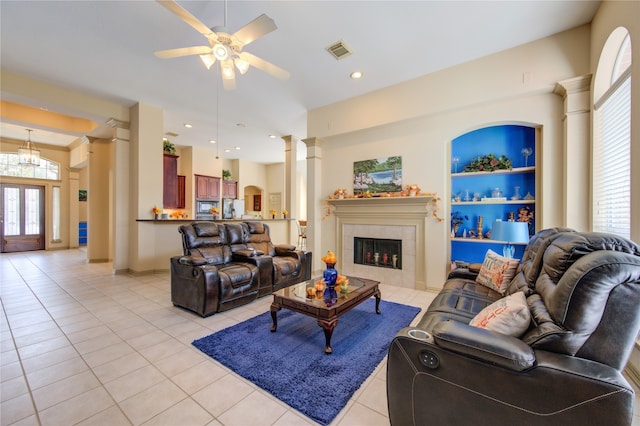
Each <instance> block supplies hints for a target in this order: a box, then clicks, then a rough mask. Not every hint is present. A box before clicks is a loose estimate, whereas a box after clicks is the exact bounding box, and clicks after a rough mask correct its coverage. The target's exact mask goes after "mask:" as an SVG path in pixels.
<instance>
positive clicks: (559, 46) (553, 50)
mask: <svg viewBox="0 0 640 426" xmlns="http://www.w3.org/2000/svg"><path fill="white" fill-rule="evenodd" d="M588 73H589V26H582V27H579V28H576V29H574V30H571V31H568V32H565V33H562V34H558V35H555V36H552V37H549V38H546V39H543V40H539V41H537V42H534V43H530V44H527V45H524V46H520V47H518V48H514V49H511V50H508V51H504V52H501V53H498V54H495V55H491V56H488V57H485V58H481V59H479V60H476V61H472V62H468V63H466V64H462V65H459V66H456V67H453V68H450V69H447V70H443V71H441V72H438V73H435V74H432V75H427V76H424V77H421V78H418V79H416V80H412V81H409V82H406V83H403V84H400V85H398V86H394V87H391V88H387V89H384V90H381V91H378V92H374V93H371V94H367V95H364V96H360V97H358V98H353V99H349V100H347V101H344V102H341V103H338V104H335V105H330V106H327V107H323V108H319V109H317V110H313V111H310V113H309V126H308V130H309V134H310V135H312V136H319V137H320V138H321V139H322V140H323V141H324V142H325V143H324V145H323V158H322V167H323V169H322V170H323V173H322V176H323V177H322V194H320V196H319V197H318V200H315V201H316V208H318V209H320V208H321V207H322V206H323V205H324V203H325V197H326V195H328V194H330V193H333V191H334V190H335V189H336V188H344V187H346V188H347V190H348V191H349V192H352V190H353V184H352V182H351V179H352V170H353V162H354V161H358V160H366V159H370V158H378V157H386V156H390V155H400V156H402V160H403V164H402V167H403V183H405V184H408V183H416V184H418V185H419V186H420V187H421V188H422V190H423V191H425V192H435V193H437V194H438V195H439V196H440V197H442V201H441V202H440V208H441V216H442V217H444V218H445V221H444V222H440V223H438V222H437V221H433V222H432V223H431V224H430V226H429V228H428V229H427V232H428V235H429V238H428V243H427V248H426V262H427V286H428V287H429V288H434V289H436V288H440V287H441V286H442V284H443V282H444V279H445V276H446V272H447V270H446V265H447V264H448V250H449V244H448V233H449V226H448V220H447V218H448V217H449V205H448V202H447V200H448V199H449V198H450V197H449V171H450V143H451V140H452V139H453V138H455V137H457V136H459V135H461V134H463V133H466V132H468V131H470V130H474V129H477V128H480V127H485V126H489V125H495V124H505V123H518V124H525V125H532V126H536V127H540V141H539V142H538V153H537V154H538V156H539V157H538V161H537V163H538V164H541V170H540V192H539V193H541V194H543V198H542V199H541V200H540V204H539V206H538V209H537V213H536V216H537V220H536V223H537V226H538V227H539V228H543V227H548V226H555V225H562V224H563V223H562V222H563V220H564V219H563V217H564V214H563V213H564V212H563V211H562V199H563V196H564V194H563V193H562V185H561V183H562V167H563V164H564V161H565V160H564V158H563V128H562V117H563V102H562V99H561V98H560V97H559V96H557V95H555V94H553V89H554V88H555V85H556V83H557V82H558V81H560V80H563V79H566V78H570V77H575V76H579V75H583V74H588ZM471 76H473V78H472V77H471ZM478 76H481V78H478ZM327 123H331V126H328V125H327ZM329 127H331V129H333V130H331V131H329V130H327V129H328V128H329ZM313 132H318V134H314V133H313ZM329 132H330V133H329ZM585 205H587V204H586V201H585ZM334 226H335V221H334V220H328V221H323V222H322V231H321V233H320V236H321V243H320V245H319V248H320V252H324V251H326V250H331V249H334V248H335V246H336V242H335V241H334V239H335V235H336V232H335V229H333V228H334ZM314 248H316V249H317V248H318V246H317V245H315V246H314ZM315 261H316V262H319V260H318V259H315ZM316 265H318V263H316Z"/></svg>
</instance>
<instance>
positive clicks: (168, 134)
mask: <svg viewBox="0 0 640 426" xmlns="http://www.w3.org/2000/svg"><path fill="white" fill-rule="evenodd" d="M164 135H165V136H171V137H172V138H175V137H176V136H178V134H177V133H174V132H167V133H165V134H164Z"/></svg>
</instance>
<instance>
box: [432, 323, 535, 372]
mask: <svg viewBox="0 0 640 426" xmlns="http://www.w3.org/2000/svg"><path fill="white" fill-rule="evenodd" d="M431 331H432V333H433V337H434V339H435V343H436V344H437V345H438V346H440V347H441V348H443V349H447V350H450V351H453V352H457V353H459V354H462V355H467V356H470V357H473V358H475V359H479V360H481V361H486V362H490V363H492V364H496V365H499V366H501V367H504V368H508V369H510V370H513V371H523V370H526V369H528V368H531V367H533V366H534V365H535V363H536V356H535V353H534V352H533V349H532V348H531V347H530V346H529V345H527V344H526V343H524V342H523V341H522V340H520V339H517V338H515V337H511V336H507V335H505V334H500V333H494V332H492V331H489V330H485V329H482V328H478V327H473V326H471V325H468V324H464V323H461V322H457V321H443V322H441V323H438V324H436V325H435V326H434V327H433V330H431Z"/></svg>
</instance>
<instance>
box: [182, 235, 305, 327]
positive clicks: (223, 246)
mask: <svg viewBox="0 0 640 426" xmlns="http://www.w3.org/2000/svg"><path fill="white" fill-rule="evenodd" d="M179 232H180V233H181V234H182V245H183V250H184V255H183V256H174V257H172V258H171V301H172V302H173V304H174V305H175V306H180V307H183V308H186V309H189V310H191V311H193V312H196V313H198V314H199V315H201V316H203V317H206V316H209V315H212V314H214V313H216V312H222V311H226V310H229V309H232V308H234V307H237V306H240V305H244V304H246V303H250V302H251V301H253V300H255V299H257V298H258V297H262V296H266V295H268V294H271V293H272V292H274V291H276V290H279V289H280V288H283V287H286V286H289V285H291V284H295V283H299V282H302V281H305V280H308V279H310V278H311V267H312V265H311V253H310V252H304V251H301V250H296V248H295V246H293V245H285V244H282V245H274V244H273V243H272V242H271V237H270V234H269V226H268V225H267V224H264V223H260V222H242V223H228V224H219V223H216V222H194V223H191V224H189V225H182V226H180V228H179Z"/></svg>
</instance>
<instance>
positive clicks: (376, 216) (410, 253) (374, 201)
mask: <svg viewBox="0 0 640 426" xmlns="http://www.w3.org/2000/svg"><path fill="white" fill-rule="evenodd" d="M432 199H433V198H432V197H380V198H355V199H342V200H331V201H330V203H331V204H333V205H334V206H335V210H334V214H335V216H336V245H337V255H338V256H339V265H342V266H341V268H338V271H339V272H340V273H341V274H345V275H353V276H358V277H363V278H370V279H375V280H377V281H381V282H382V283H384V284H387V285H393V286H397V287H404V288H412V289H418V290H424V289H426V276H427V274H426V262H425V241H426V228H427V227H426V221H427V220H428V219H429V217H430V216H431V206H432V205H431V200H432ZM354 237H362V238H387V239H400V240H402V270H399V269H391V268H388V269H387V268H376V267H375V266H369V265H358V264H354V263H353V250H354V247H353V246H354Z"/></svg>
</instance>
